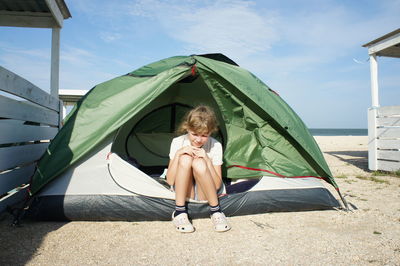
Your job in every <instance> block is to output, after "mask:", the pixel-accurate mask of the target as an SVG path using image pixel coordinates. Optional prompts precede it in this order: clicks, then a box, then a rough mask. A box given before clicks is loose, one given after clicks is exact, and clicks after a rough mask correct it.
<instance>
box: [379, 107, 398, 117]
mask: <svg viewBox="0 0 400 266" xmlns="http://www.w3.org/2000/svg"><path fill="white" fill-rule="evenodd" d="M377 115H378V117H382V116H400V105H394V106H382V107H379V108H378V114H377Z"/></svg>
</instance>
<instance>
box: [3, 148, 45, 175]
mask: <svg viewBox="0 0 400 266" xmlns="http://www.w3.org/2000/svg"><path fill="white" fill-rule="evenodd" d="M48 145H49V143H40V144H31V145H23V146H13V147H6V148H0V171H3V170H7V169H11V168H13V167H17V166H19V165H23V164H27V163H32V162H34V161H36V160H38V159H39V158H40V157H41V156H42V154H43V153H44V152H45V150H46V148H47V146H48Z"/></svg>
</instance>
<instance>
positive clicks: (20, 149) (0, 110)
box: [0, 0, 71, 213]
mask: <svg viewBox="0 0 400 266" xmlns="http://www.w3.org/2000/svg"><path fill="white" fill-rule="evenodd" d="M70 17H71V14H70V12H69V10H68V7H67V5H66V4H65V2H64V0H24V1H16V0H0V26H8V27H30V28H49V29H51V33H52V34H51V43H52V48H51V73H49V75H50V84H49V85H50V93H47V92H45V91H44V90H42V89H40V88H38V87H36V86H35V85H34V84H32V83H31V82H29V81H28V80H26V79H24V78H23V77H20V76H18V75H17V74H15V73H13V72H11V71H10V70H8V69H6V68H4V67H2V66H0V213H1V212H2V211H4V210H5V209H6V206H7V205H10V204H13V203H15V202H17V201H19V200H21V199H23V198H24V195H26V193H24V192H26V188H27V187H28V183H29V180H30V177H31V176H32V174H33V172H34V170H35V164H36V162H37V160H38V159H39V158H40V157H41V155H42V154H43V153H44V151H45V150H46V148H47V146H48V144H49V141H50V140H51V139H52V138H53V137H54V136H55V135H56V134H57V132H58V129H59V127H60V126H61V121H62V109H63V108H62V102H61V101H60V100H59V97H58V90H59V59H60V31H61V28H62V26H63V22H64V19H68V18H70ZM15 30H18V29H15ZM0 32H1V28H0ZM33 67H35V66H32V68H33Z"/></svg>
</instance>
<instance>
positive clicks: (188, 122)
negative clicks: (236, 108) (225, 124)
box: [178, 105, 218, 134]
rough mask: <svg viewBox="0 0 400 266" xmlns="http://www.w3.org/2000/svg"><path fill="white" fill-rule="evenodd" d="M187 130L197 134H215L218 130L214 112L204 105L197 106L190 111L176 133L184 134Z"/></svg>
mask: <svg viewBox="0 0 400 266" xmlns="http://www.w3.org/2000/svg"><path fill="white" fill-rule="evenodd" d="M188 130H191V131H193V132H195V133H198V134H212V133H214V132H216V131H217V130H218V122H217V118H216V117H215V113H214V111H213V110H212V109H211V108H210V107H208V106H206V105H199V106H197V107H195V108H194V109H192V110H190V111H189V112H188V113H187V114H186V115H185V118H184V119H183V121H182V123H181V125H180V126H179V129H178V133H179V134H184V133H187V132H188Z"/></svg>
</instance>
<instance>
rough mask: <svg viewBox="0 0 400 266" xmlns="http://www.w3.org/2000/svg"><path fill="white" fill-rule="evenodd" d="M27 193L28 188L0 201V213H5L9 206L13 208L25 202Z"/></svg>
mask: <svg viewBox="0 0 400 266" xmlns="http://www.w3.org/2000/svg"><path fill="white" fill-rule="evenodd" d="M26 193H27V190H26V188H24V189H21V190H20V191H18V192H17V193H15V194H13V195H8V196H6V197H4V198H2V199H0V213H1V212H3V211H4V210H5V209H6V208H7V206H12V205H13V204H15V203H17V202H19V201H22V200H24V199H25V198H26V195H27V194H26Z"/></svg>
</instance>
